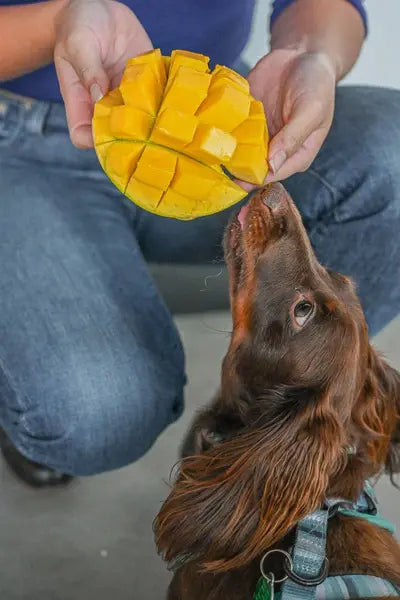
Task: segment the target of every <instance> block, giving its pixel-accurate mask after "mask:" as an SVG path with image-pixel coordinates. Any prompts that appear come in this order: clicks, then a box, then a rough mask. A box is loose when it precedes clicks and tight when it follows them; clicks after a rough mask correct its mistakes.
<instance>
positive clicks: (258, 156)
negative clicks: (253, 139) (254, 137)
mask: <svg viewBox="0 0 400 600" xmlns="http://www.w3.org/2000/svg"><path fill="white" fill-rule="evenodd" d="M226 168H227V169H228V171H229V172H230V173H232V175H234V176H235V177H237V178H238V179H242V180H243V181H249V182H250V183H255V184H258V185H261V184H263V183H264V180H265V178H266V176H267V172H268V164H267V155H266V150H265V146H264V144H258V145H255V144H238V145H237V147H236V150H235V153H234V155H233V156H232V159H231V160H230V162H229V163H228V164H227V166H226Z"/></svg>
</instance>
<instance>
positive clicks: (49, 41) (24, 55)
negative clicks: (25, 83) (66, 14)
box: [0, 0, 65, 81]
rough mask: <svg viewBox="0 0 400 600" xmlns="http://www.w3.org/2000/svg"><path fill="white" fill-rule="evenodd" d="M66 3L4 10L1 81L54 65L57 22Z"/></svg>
mask: <svg viewBox="0 0 400 600" xmlns="http://www.w3.org/2000/svg"><path fill="white" fill-rule="evenodd" d="M64 5H65V0H48V1H47V2H38V3H36V4H22V5H17V6H1V7H0V81H6V80H7V79H13V78H14V77H18V76H20V75H23V74H24V73H29V72H31V71H34V70H35V69H38V68H39V67H43V66H45V65H47V64H49V63H51V62H52V61H53V52H54V44H55V39H56V32H55V21H56V18H57V15H58V13H59V12H60V10H61V9H62V8H63V7H64Z"/></svg>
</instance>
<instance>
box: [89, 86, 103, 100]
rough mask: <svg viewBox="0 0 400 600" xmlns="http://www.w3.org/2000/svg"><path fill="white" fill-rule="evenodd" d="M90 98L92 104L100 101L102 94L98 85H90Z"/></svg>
mask: <svg viewBox="0 0 400 600" xmlns="http://www.w3.org/2000/svg"><path fill="white" fill-rule="evenodd" d="M90 97H91V99H92V102H93V103H95V102H98V101H99V100H101V99H102V97H103V94H102V92H101V89H100V86H99V84H98V83H92V85H91V86H90Z"/></svg>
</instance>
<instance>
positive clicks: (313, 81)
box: [243, 49, 336, 190]
mask: <svg viewBox="0 0 400 600" xmlns="http://www.w3.org/2000/svg"><path fill="white" fill-rule="evenodd" d="M248 80H249V83H250V89H251V92H252V94H253V95H254V97H255V98H257V99H258V100H261V101H262V103H263V105H264V108H265V111H266V114H267V117H268V128H269V132H270V137H271V142H270V145H269V152H268V160H269V165H270V167H271V169H270V172H269V173H268V176H267V179H266V183H270V182H273V181H281V180H284V179H286V178H287V177H290V176H291V175H293V174H294V173H298V172H300V171H305V170H307V169H308V168H309V166H310V165H311V163H312V162H313V160H314V158H315V157H316V155H317V153H318V151H319V149H320V148H321V146H322V144H323V142H324V140H325V138H326V136H327V135H328V132H329V129H330V127H331V125H332V119H333V112H334V104H335V89H336V72H335V68H334V65H333V64H332V62H331V60H330V59H329V57H328V56H327V55H325V54H323V53H321V52H300V51H299V50H296V49H276V50H273V51H272V52H271V53H270V54H268V55H267V56H264V58H262V59H261V60H260V61H259V62H258V63H257V64H256V66H255V67H254V69H252V71H251V72H250V73H249V75H248ZM243 185H244V187H246V189H248V190H251V189H252V188H254V187H255V186H254V185H251V184H247V185H246V184H243Z"/></svg>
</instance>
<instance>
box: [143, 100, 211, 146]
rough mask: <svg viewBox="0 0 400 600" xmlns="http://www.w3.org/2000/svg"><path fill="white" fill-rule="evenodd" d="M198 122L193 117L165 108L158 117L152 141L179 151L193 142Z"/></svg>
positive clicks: (152, 133)
mask: <svg viewBox="0 0 400 600" xmlns="http://www.w3.org/2000/svg"><path fill="white" fill-rule="evenodd" d="M198 122H199V120H198V118H197V117H194V116H193V115H188V114H186V113H184V112H181V111H179V110H175V109H174V108H165V109H164V110H163V111H162V112H161V113H160V114H159V116H158V117H157V120H156V122H155V125H154V128H153V131H152V132H151V136H150V140H151V141H152V142H155V143H157V144H163V145H165V146H167V147H171V148H174V149H176V150H179V149H181V148H183V147H184V146H186V145H187V144H189V143H190V142H191V141H192V140H193V138H194V134H195V132H196V128H197V125H198Z"/></svg>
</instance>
